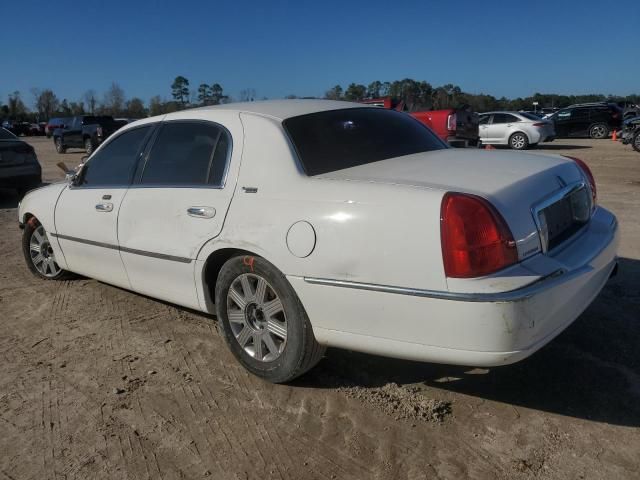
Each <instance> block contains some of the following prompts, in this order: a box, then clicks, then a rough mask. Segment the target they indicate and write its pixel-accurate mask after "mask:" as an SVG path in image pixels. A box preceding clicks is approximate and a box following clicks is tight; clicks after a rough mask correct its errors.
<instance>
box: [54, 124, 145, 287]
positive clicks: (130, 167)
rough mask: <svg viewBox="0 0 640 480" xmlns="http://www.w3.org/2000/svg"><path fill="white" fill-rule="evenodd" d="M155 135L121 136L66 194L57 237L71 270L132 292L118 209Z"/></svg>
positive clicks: (135, 131) (100, 152)
mask: <svg viewBox="0 0 640 480" xmlns="http://www.w3.org/2000/svg"><path fill="white" fill-rule="evenodd" d="M151 130H152V129H151V127H150V126H142V127H139V128H134V129H131V130H126V131H124V132H123V133H121V134H115V135H114V137H113V138H112V139H110V140H109V141H108V143H106V144H105V145H104V146H103V147H102V148H100V149H99V150H98V151H97V152H96V153H95V154H94V155H93V156H92V157H91V158H90V159H89V160H88V161H87V163H86V164H85V165H84V167H83V168H82V170H81V172H80V174H79V176H78V179H77V180H76V182H75V184H74V185H71V186H69V187H68V188H67V189H65V190H64V191H63V192H62V194H61V195H60V198H59V199H58V202H57V204H56V209H55V224H56V232H57V233H56V236H57V237H58V239H59V242H60V247H61V249H62V253H63V255H64V258H65V260H66V262H67V265H68V267H69V269H70V270H71V271H73V272H76V273H80V274H82V275H86V276H88V277H91V278H95V279H98V280H102V281H104V282H107V283H111V284H113V285H118V286H121V287H125V288H131V287H130V284H129V280H128V278H127V274H126V272H125V269H124V265H123V264H122V260H121V258H120V252H119V250H118V232H117V224H118V210H119V209H120V205H121V203H122V200H123V198H124V196H125V195H126V192H127V188H128V187H129V185H130V183H131V181H132V178H133V173H134V170H135V168H136V163H137V161H138V158H139V157H140V154H141V152H142V150H143V148H144V145H145V142H146V141H147V140H148V137H149V134H150V133H151Z"/></svg>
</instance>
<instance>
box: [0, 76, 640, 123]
mask: <svg viewBox="0 0 640 480" xmlns="http://www.w3.org/2000/svg"><path fill="white" fill-rule="evenodd" d="M170 88H171V99H169V100H167V99H166V98H162V97H160V95H155V96H153V97H151V98H150V99H149V102H148V103H147V104H145V102H144V101H143V100H142V99H141V98H138V97H132V98H129V99H127V97H126V95H125V92H124V90H123V89H122V87H121V86H120V85H118V84H117V83H116V82H113V83H112V84H111V85H110V87H109V88H108V89H107V90H106V91H105V92H104V93H103V95H102V96H98V94H97V93H96V91H95V90H93V89H89V90H87V91H86V92H84V93H83V94H82V96H81V97H80V98H79V99H76V100H68V99H66V98H63V99H62V100H60V99H59V98H58V96H57V95H56V94H55V93H54V92H53V91H52V90H51V89H42V90H41V89H37V88H32V89H31V95H32V96H33V104H34V107H35V109H33V110H31V109H29V108H28V107H27V106H26V104H25V102H24V100H23V98H22V95H21V94H20V92H18V91H16V92H13V93H11V94H9V95H8V96H7V102H6V103H4V102H3V101H0V119H10V120H14V121H30V122H36V121H47V120H49V119H50V118H52V117H65V116H72V115H85V114H89V115H112V116H114V117H127V118H143V117H146V116H154V115H161V114H165V113H170V112H175V111H177V110H183V109H185V108H192V107H199V106H206V105H218V104H223V103H229V102H233V101H234V99H233V98H232V97H231V96H229V95H227V94H225V93H224V89H223V87H222V85H220V84H219V83H216V82H214V83H212V84H207V83H200V84H199V85H198V86H197V88H195V89H194V90H192V88H191V85H190V83H189V79H187V78H186V77H184V76H182V75H179V76H177V77H176V78H175V79H174V81H173V83H172V84H171V87H170ZM386 96H390V97H393V98H395V99H398V100H402V101H404V103H405V105H406V106H407V107H408V109H409V110H410V111H416V110H439V109H443V108H457V107H461V106H466V105H468V106H470V107H471V108H472V109H473V110H474V111H477V112H486V111H490V110H516V111H517V110H532V109H533V103H534V102H537V104H538V108H542V107H559V108H562V107H566V106H569V105H572V104H575V103H585V102H602V101H615V102H626V103H633V104H640V95H638V94H634V95H628V96H625V97H620V96H613V95H603V94H589V95H558V94H543V93H535V94H534V95H531V96H529V97H518V98H512V99H509V98H506V97H500V98H496V97H494V96H493V95H487V94H483V93H480V94H475V93H468V92H464V91H462V89H461V88H460V87H459V86H457V85H453V84H447V85H442V86H439V87H434V86H432V85H431V84H430V83H429V82H427V81H424V80H414V79H411V78H405V79H403V80H395V81H393V82H381V81H379V80H376V81H373V82H371V83H369V84H368V85H363V84H359V83H350V84H349V85H348V86H347V87H346V89H343V88H342V86H340V85H335V86H334V87H332V88H330V89H329V90H327V91H326V92H325V94H324V98H326V99H332V100H348V101H359V100H364V99H366V98H379V97H386ZM286 98H297V96H296V95H288V96H287V97H286ZM305 98H314V97H305ZM255 99H256V90H255V89H253V88H246V89H243V90H242V91H241V92H240V97H239V99H238V100H240V101H253V100H255Z"/></svg>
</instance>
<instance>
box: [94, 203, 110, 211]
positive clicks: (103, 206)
mask: <svg viewBox="0 0 640 480" xmlns="http://www.w3.org/2000/svg"><path fill="white" fill-rule="evenodd" d="M96 210H97V211H99V212H111V211H113V203H99V204H97V205H96Z"/></svg>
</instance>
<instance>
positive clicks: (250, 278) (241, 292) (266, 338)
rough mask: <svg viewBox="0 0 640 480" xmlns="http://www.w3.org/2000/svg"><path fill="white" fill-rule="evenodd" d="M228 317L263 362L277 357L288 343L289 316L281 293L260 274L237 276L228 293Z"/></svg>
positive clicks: (247, 349) (253, 354)
mask: <svg viewBox="0 0 640 480" xmlns="http://www.w3.org/2000/svg"><path fill="white" fill-rule="evenodd" d="M227 318H228V319H229V325H230V326H231V331H232V332H233V335H234V337H235V339H236V341H237V342H238V344H239V345H240V347H242V348H243V349H244V351H245V352H246V353H247V354H248V355H250V356H251V357H253V358H254V359H255V360H258V361H260V362H271V361H273V360H276V359H277V358H278V357H279V356H280V355H281V354H282V352H283V351H284V347H285V345H286V343H287V317H286V314H285V312H284V307H283V305H282V301H281V300H280V297H279V296H278V294H277V293H276V291H275V290H274V289H273V287H272V286H271V285H270V284H269V283H268V282H267V281H266V280H265V279H264V278H263V277H261V276H260V275H256V274H254V273H245V274H242V275H240V276H238V277H237V278H236V279H235V280H234V281H233V282H232V284H231V287H229V292H228V293H227Z"/></svg>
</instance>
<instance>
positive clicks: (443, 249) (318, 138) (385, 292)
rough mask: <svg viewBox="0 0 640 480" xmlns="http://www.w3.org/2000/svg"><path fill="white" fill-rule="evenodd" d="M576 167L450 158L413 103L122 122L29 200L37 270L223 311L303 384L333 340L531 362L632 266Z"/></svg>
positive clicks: (274, 371) (258, 109) (258, 108)
mask: <svg viewBox="0 0 640 480" xmlns="http://www.w3.org/2000/svg"><path fill="white" fill-rule="evenodd" d="M596 198H597V197H596V185H595V182H594V179H593V176H592V174H591V172H590V170H589V168H588V167H587V166H586V165H585V164H584V163H583V162H582V161H580V160H578V159H575V158H565V157H560V156H538V155H531V154H526V153H516V152H495V151H493V152H492V151H478V150H463V149H452V148H448V146H447V145H445V144H444V143H443V142H442V141H440V140H439V139H438V137H437V136H436V135H435V134H433V133H432V132H431V131H430V130H429V129H428V128H427V127H425V126H423V125H422V124H421V123H420V122H418V121H417V120H415V119H413V118H412V117H410V116H409V115H406V114H404V113H401V112H397V111H392V110H384V109H381V108H376V107H367V106H363V105H359V104H352V103H345V102H333V101H325V100H285V101H267V102H255V103H244V104H243V103H238V104H230V105H223V106H215V107H205V108H198V109H193V110H185V111H181V112H176V113H171V114H168V115H164V116H158V117H153V118H147V119H144V120H140V121H137V122H134V123H131V124H129V125H127V126H126V127H124V128H122V129H121V130H119V131H118V132H116V133H115V134H114V135H113V136H111V137H110V138H109V139H108V141H106V142H105V143H104V144H102V145H101V146H100V147H99V148H98V149H97V150H96V151H95V152H94V153H93V154H92V155H91V157H90V158H89V159H88V160H87V161H86V162H85V163H84V165H82V166H81V167H80V168H79V169H78V171H77V173H75V174H73V175H69V176H68V179H67V181H65V182H62V183H56V184H52V185H49V186H46V187H43V188H40V189H37V190H34V191H31V192H30V193H28V194H27V195H26V197H25V198H24V199H23V201H22V202H21V205H20V208H19V222H20V224H21V226H22V227H23V229H24V233H23V250H24V255H25V259H26V262H27V265H28V267H29V268H30V270H31V271H32V272H33V273H34V274H36V275H38V276H40V277H42V278H43V279H62V278H66V277H68V276H69V275H70V272H74V273H77V274H81V275H85V276H88V277H92V278H95V279H98V280H100V281H103V282H106V283H109V284H113V285H117V286H119V287H123V288H125V289H129V290H132V291H135V292H140V293H142V294H145V295H149V296H151V297H155V298H158V299H162V300H165V301H168V302H172V303H175V304H178V305H182V306H185V307H188V308H191V309H197V310H201V311H203V312H207V313H209V314H216V316H217V318H218V322H219V325H220V328H221V331H222V332H223V336H224V338H225V340H226V342H227V344H228V346H229V348H230V349H231V351H232V352H233V354H234V355H235V356H236V358H237V359H238V360H239V361H240V362H241V363H242V365H244V367H246V368H247V369H248V370H249V371H251V372H252V373H254V374H256V375H259V376H261V377H263V378H265V379H267V380H269V381H272V382H286V381H289V380H291V379H293V378H295V377H297V376H299V375H301V374H302V373H304V372H305V371H307V370H308V369H310V368H311V367H313V366H314V365H315V364H316V363H317V362H318V361H319V360H320V358H321V357H322V355H323V353H324V350H325V347H327V346H331V347H338V348H347V349H351V350H355V351H361V352H368V353H372V354H377V355H385V356H390V357H397V358H405V359H413V360H421V361H428V362H440V363H449V364H459V365H470V366H496V365H504V364H508V363H513V362H516V361H518V360H521V359H523V358H525V357H527V356H528V355H531V354H532V353H533V352H535V351H536V350H538V349H539V348H540V347H542V346H543V345H545V344H546V343H547V342H549V341H550V340H551V339H553V338H554V337H555V336H556V335H558V334H559V333H560V332H561V331H562V330H563V329H564V328H565V327H567V326H568V325H569V324H570V323H571V322H572V321H573V320H575V319H576V318H577V317H578V316H579V315H580V314H581V313H582V311H583V310H584V309H585V308H586V307H587V306H588V305H589V303H590V302H591V301H593V299H594V298H595V297H596V296H597V295H598V293H599V292H600V290H601V289H602V287H603V286H604V284H605V283H606V282H607V280H608V279H609V277H610V276H611V275H613V274H614V273H615V271H616V268H617V257H616V251H617V247H618V241H619V235H618V228H617V222H616V218H615V217H614V216H613V215H612V214H611V213H610V212H609V211H607V210H606V209H604V208H602V207H600V206H598V205H597V203H596Z"/></svg>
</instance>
